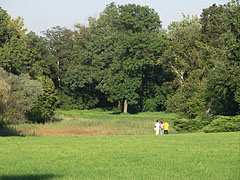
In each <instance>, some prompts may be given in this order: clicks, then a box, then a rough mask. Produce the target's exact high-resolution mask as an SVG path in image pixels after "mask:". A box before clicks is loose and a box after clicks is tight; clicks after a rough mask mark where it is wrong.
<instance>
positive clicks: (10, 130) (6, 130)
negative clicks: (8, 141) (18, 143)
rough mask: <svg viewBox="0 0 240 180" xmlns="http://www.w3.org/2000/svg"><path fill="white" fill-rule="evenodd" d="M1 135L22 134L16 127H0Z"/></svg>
mask: <svg viewBox="0 0 240 180" xmlns="http://www.w3.org/2000/svg"><path fill="white" fill-rule="evenodd" d="M0 136H3V137H6V136H22V135H21V134H20V133H19V132H18V131H17V130H16V129H14V128H10V127H6V126H5V127H0Z"/></svg>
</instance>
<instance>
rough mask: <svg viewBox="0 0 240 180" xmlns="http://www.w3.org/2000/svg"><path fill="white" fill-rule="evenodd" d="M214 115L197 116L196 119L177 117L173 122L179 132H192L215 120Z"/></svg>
mask: <svg viewBox="0 0 240 180" xmlns="http://www.w3.org/2000/svg"><path fill="white" fill-rule="evenodd" d="M213 119H214V116H208V115H205V116H197V117H196V118H194V119H186V118H181V119H175V120H174V122H173V125H174V128H175V130H176V131H178V132H192V131H196V130H199V129H202V128H203V127H204V126H207V125H208V124H209V123H210V122H211V121H213Z"/></svg>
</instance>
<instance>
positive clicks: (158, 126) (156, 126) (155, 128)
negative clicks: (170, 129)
mask: <svg viewBox="0 0 240 180" xmlns="http://www.w3.org/2000/svg"><path fill="white" fill-rule="evenodd" d="M154 126H155V127H154V130H155V131H156V135H159V129H160V123H159V122H158V120H157V121H156V123H154Z"/></svg>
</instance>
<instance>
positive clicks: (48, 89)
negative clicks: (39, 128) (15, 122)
mask: <svg viewBox="0 0 240 180" xmlns="http://www.w3.org/2000/svg"><path fill="white" fill-rule="evenodd" d="M37 79H38V81H40V82H41V84H42V90H43V93H42V94H41V95H40V96H38V99H37V101H36V102H35V103H34V105H33V107H32V108H31V109H29V110H28V111H27V112H26V115H27V118H28V120H30V121H32V122H37V123H46V122H49V121H52V120H53V118H54V112H55V110H56V107H57V105H58V97H57V95H56V93H57V91H56V89H55V86H54V83H53V82H52V80H51V79H50V78H48V77H46V76H40V77H38V78H37Z"/></svg>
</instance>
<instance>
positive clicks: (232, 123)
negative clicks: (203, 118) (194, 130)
mask: <svg viewBox="0 0 240 180" xmlns="http://www.w3.org/2000/svg"><path fill="white" fill-rule="evenodd" d="M203 131H204V132H206V133H214V132H234V131H240V115H238V116H233V117H231V116H217V117H216V119H214V120H213V121H212V122H211V123H210V124H209V125H207V126H206V127H204V128H203Z"/></svg>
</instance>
